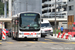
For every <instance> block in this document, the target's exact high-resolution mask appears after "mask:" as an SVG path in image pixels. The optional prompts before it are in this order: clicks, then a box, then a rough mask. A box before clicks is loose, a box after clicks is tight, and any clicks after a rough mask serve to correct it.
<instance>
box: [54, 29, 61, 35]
mask: <svg viewBox="0 0 75 50" xmlns="http://www.w3.org/2000/svg"><path fill="white" fill-rule="evenodd" d="M59 32H61V31H60V30H58V29H56V34H58V33H59ZM53 33H54V34H55V30H53Z"/></svg>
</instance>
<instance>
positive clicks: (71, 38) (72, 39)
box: [46, 33, 75, 41]
mask: <svg viewBox="0 0 75 50" xmlns="http://www.w3.org/2000/svg"><path fill="white" fill-rule="evenodd" d="M65 35H68V33H65ZM57 36H58V34H56V36H55V34H53V36H50V35H48V36H46V37H48V38H55V39H60V40H68V41H75V37H69V38H70V39H65V38H57Z"/></svg>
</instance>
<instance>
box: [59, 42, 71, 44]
mask: <svg viewBox="0 0 75 50" xmlns="http://www.w3.org/2000/svg"><path fill="white" fill-rule="evenodd" d="M60 43H63V44H71V43H70V42H60Z"/></svg>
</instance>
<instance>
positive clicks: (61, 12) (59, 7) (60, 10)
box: [42, 0, 67, 28]
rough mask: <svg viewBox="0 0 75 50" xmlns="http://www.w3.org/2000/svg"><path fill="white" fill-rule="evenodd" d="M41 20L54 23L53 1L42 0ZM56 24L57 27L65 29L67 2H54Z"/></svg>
mask: <svg viewBox="0 0 75 50" xmlns="http://www.w3.org/2000/svg"><path fill="white" fill-rule="evenodd" d="M42 18H43V19H47V20H49V21H50V23H51V25H52V26H53V27H54V25H55V24H54V23H55V0H42ZM56 21H57V22H56V23H57V26H59V27H61V25H63V27H64V28H67V0H56Z"/></svg>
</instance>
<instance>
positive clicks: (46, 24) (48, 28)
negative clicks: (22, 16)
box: [41, 21, 53, 37]
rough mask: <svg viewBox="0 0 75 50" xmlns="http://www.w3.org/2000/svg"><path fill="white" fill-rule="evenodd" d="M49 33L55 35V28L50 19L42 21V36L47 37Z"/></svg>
mask: <svg viewBox="0 0 75 50" xmlns="http://www.w3.org/2000/svg"><path fill="white" fill-rule="evenodd" d="M47 35H51V36H53V28H52V26H51V24H50V23H49V21H44V22H41V36H42V37H45V36H47Z"/></svg>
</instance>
